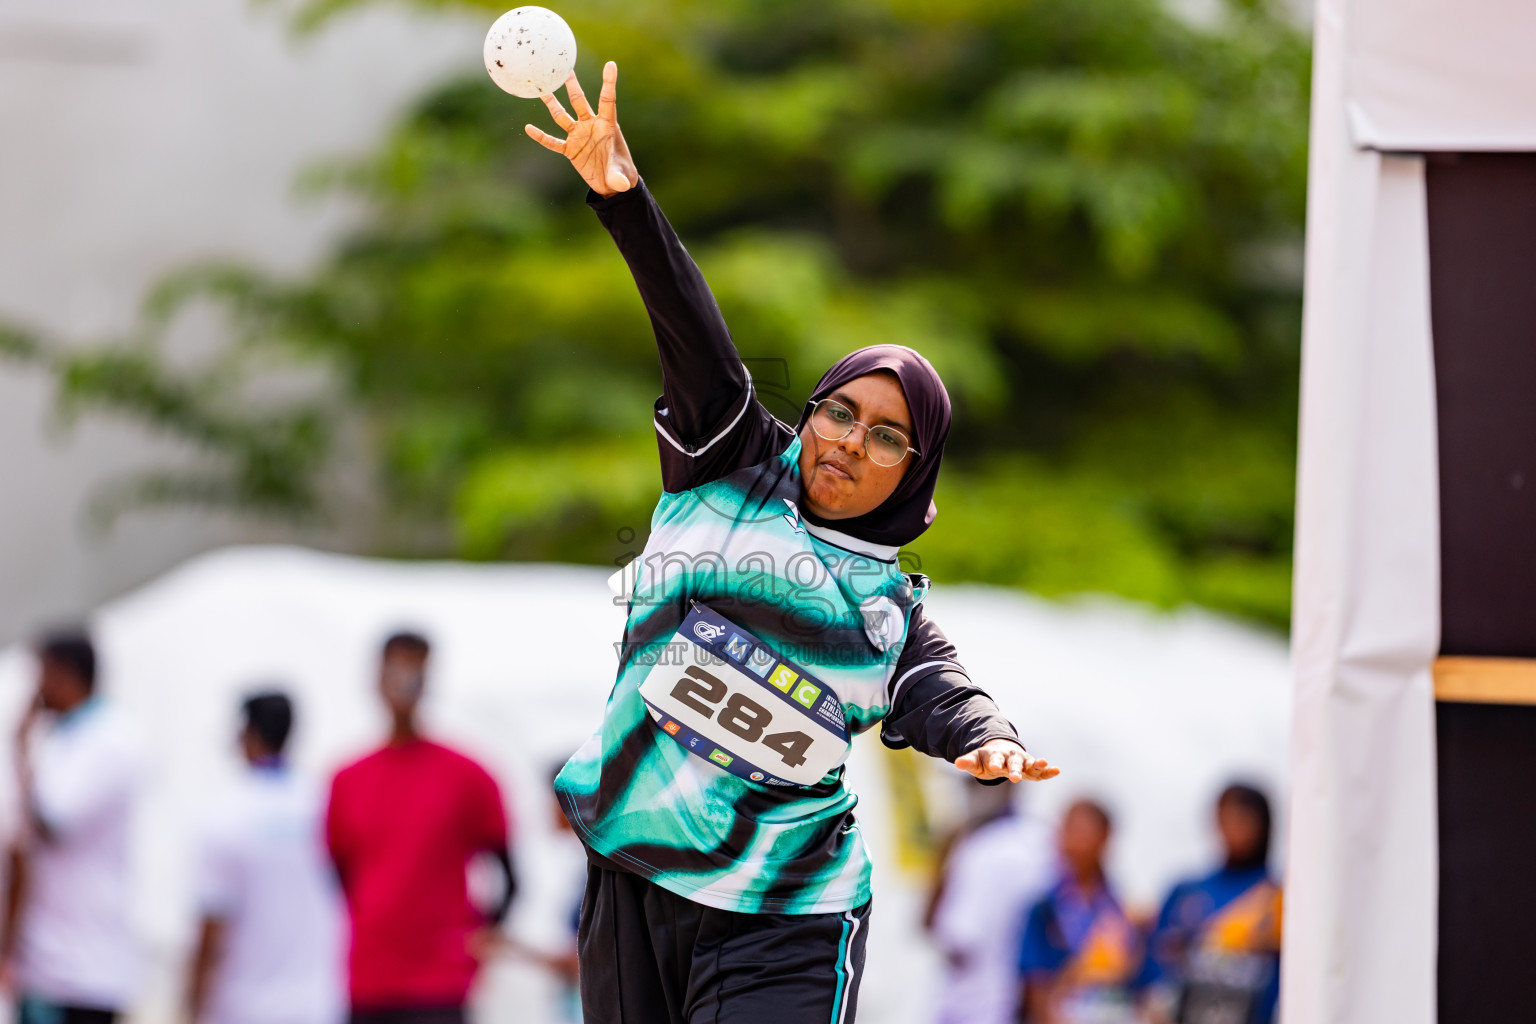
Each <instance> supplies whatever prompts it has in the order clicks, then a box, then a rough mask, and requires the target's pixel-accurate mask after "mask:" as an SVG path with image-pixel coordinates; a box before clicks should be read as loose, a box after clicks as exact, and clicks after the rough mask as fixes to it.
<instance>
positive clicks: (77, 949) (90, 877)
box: [0, 632, 141, 1024]
mask: <svg viewBox="0 0 1536 1024" xmlns="http://www.w3.org/2000/svg"><path fill="white" fill-rule="evenodd" d="M36 653H37V658H38V667H39V672H38V686H37V696H36V698H35V699H34V700H33V702H32V704H31V706H30V707H29V708H28V709H27V713H26V714H25V716H23V718H22V721H21V724H20V726H19V728H18V732H17V736H16V772H17V778H18V781H19V783H20V789H21V803H22V813H23V818H24V820H23V823H22V835H21V837H20V838H19V840H18V842H17V845H16V847H15V848H14V849H13V850H12V853H11V876H10V877H11V882H10V891H9V894H8V896H9V898H8V900H7V903H6V922H5V923H6V928H5V937H4V945H3V949H0V954H3V964H4V971H5V975H6V978H7V980H8V981H9V983H10V985H11V987H12V991H13V992H14V993H15V996H16V999H17V1010H18V1019H19V1020H20V1021H21V1022H22V1024H110V1022H112V1021H113V1020H114V1019H115V1018H116V1017H117V1015H118V1014H119V1013H122V1012H123V1011H124V1010H126V1009H127V1008H128V1005H129V1003H130V1002H131V1000H132V999H133V996H134V994H135V990H136V988H137V982H138V976H139V962H138V959H139V958H138V949H137V945H136V943H135V941H134V936H133V933H132V929H131V927H130V925H129V921H128V906H127V893H128V829H129V821H130V818H131V816H132V811H133V804H134V798H135V792H136V790H137V788H138V780H139V774H140V759H141V752H140V750H139V747H138V744H137V743H136V742H135V738H134V735H133V732H132V730H131V729H129V727H128V725H127V723H126V722H125V721H124V720H123V719H122V718H121V717H120V715H119V712H118V711H117V710H116V709H115V708H113V707H111V706H110V705H109V704H108V703H107V702H105V701H104V700H102V699H101V698H100V697H98V696H97V695H96V651H95V648H94V647H93V646H92V644H91V640H90V637H89V636H87V635H86V634H85V633H83V632H68V633H55V634H52V635H50V636H47V637H45V638H44V639H43V640H42V641H41V642H39V643H38V645H37V647H36ZM39 718H46V719H48V721H47V722H46V724H45V725H42V726H41V727H40V728H41V729H42V735H41V736H40V737H37V739H36V744H35V746H34V745H33V738H34V737H33V734H34V732H35V731H37V730H36V729H35V728H34V727H35V726H38V719H39Z"/></svg>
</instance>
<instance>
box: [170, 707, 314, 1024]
mask: <svg viewBox="0 0 1536 1024" xmlns="http://www.w3.org/2000/svg"><path fill="white" fill-rule="evenodd" d="M242 711H243V715H244V725H243V728H242V729H241V730H240V750H241V753H242V754H244V756H245V761H246V765H247V769H246V771H245V772H244V773H243V775H242V776H241V778H240V779H239V781H238V782H237V783H236V784H235V785H233V786H231V787H230V788H229V789H228V791H226V792H224V793H222V794H220V797H219V799H218V801H217V802H216V803H215V805H214V808H213V812H212V816H211V819H210V821H209V822H208V827H207V830H206V834H205V836H204V840H203V845H202V849H201V850H200V851H199V858H198V869H197V877H196V881H195V885H196V892H197V902H198V910H199V912H200V914H201V915H202V926H201V929H200V933H199V934H200V937H199V941H198V947H197V953H196V955H195V956H194V958H193V962H192V979H191V985H190V991H189V1001H190V1004H191V1006H190V1009H191V1019H192V1021H193V1022H194V1024H199V1022H201V1024H335V1022H336V1021H337V1020H339V1018H340V1013H341V1002H340V992H339V984H338V983H339V980H340V979H339V967H340V963H339V959H340V947H339V943H340V939H341V934H340V929H339V927H338V926H339V921H338V920H337V911H338V909H339V908H338V907H337V905H336V896H335V892H334V885H333V883H332V880H331V872H330V867H329V865H328V864H327V863H326V860H325V853H324V849H323V847H322V845H321V838H320V812H321V808H320V794H319V792H318V791H317V789H316V788H315V787H314V786H312V785H310V784H309V783H308V782H306V781H304V780H302V779H300V778H299V777H298V776H296V775H295V774H294V773H293V772H292V771H291V770H290V769H289V767H288V765H287V763H286V761H285V760H284V758H283V748H284V746H285V745H286V744H287V742H288V734H289V731H290V730H291V728H292V726H293V705H292V704H291V703H290V702H289V700H288V698H287V697H286V696H284V695H283V694H281V693H262V694H258V695H256V696H253V697H250V698H249V699H247V700H246V701H245V703H244V705H243V706H242Z"/></svg>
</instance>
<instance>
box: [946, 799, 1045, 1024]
mask: <svg viewBox="0 0 1536 1024" xmlns="http://www.w3.org/2000/svg"><path fill="white" fill-rule="evenodd" d="M961 784H962V785H964V786H965V792H966V796H967V798H968V803H969V805H970V806H969V807H968V811H969V819H968V820H967V821H966V823H965V824H964V825H963V826H962V827H961V829H960V831H959V832H958V833H957V834H956V836H955V837H954V838H953V840H952V841H951V842H950V844H949V845H948V846H947V847H946V849H945V850H944V856H943V861H942V863H941V865H940V867H939V872H938V876H937V879H936V884H935V886H934V891H933V894H932V896H931V898H930V901H929V907H928V914H927V916H926V920H925V921H924V924H925V925H926V926H927V928H928V930H929V933H930V934H931V935H932V936H933V940H934V942H935V943H937V944H938V946H939V948H940V949H941V950H942V951H943V952H944V960H945V971H944V979H943V981H942V982H941V985H940V991H939V1009H938V1015H937V1020H938V1024H1009V1022H1011V1021H1012V1020H1013V1019H1014V1018H1015V1016H1016V1012H1017V1009H1018V998H1019V986H1018V976H1017V965H1018V961H1019V944H1020V942H1021V941H1022V939H1023V934H1022V933H1023V928H1024V919H1025V916H1026V914H1027V913H1028V911H1029V908H1030V907H1031V906H1033V905H1034V903H1035V901H1036V900H1038V899H1039V898H1040V897H1041V895H1042V894H1043V893H1044V892H1045V890H1046V888H1047V887H1049V886H1050V884H1051V881H1052V879H1053V873H1054V861H1055V858H1054V857H1052V855H1051V836H1050V827H1049V826H1048V825H1047V824H1046V823H1045V822H1042V821H1040V820H1038V819H1037V818H1035V817H1033V816H1031V815H1029V814H1027V813H1024V812H1022V811H1020V810H1019V809H1018V806H1017V801H1016V799H1015V793H1016V791H1015V790H1014V789H1013V787H1011V786H986V785H983V784H981V783H978V782H973V781H971V780H969V779H966V780H965V781H964V782H963V783H961Z"/></svg>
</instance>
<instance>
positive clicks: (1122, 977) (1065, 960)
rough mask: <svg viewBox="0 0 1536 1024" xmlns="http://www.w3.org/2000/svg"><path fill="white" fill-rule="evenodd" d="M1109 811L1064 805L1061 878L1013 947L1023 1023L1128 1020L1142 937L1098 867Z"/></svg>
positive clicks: (1086, 804) (1122, 1023)
mask: <svg viewBox="0 0 1536 1024" xmlns="http://www.w3.org/2000/svg"><path fill="white" fill-rule="evenodd" d="M1110 831H1111V825H1110V819H1109V814H1108V812H1107V811H1105V810H1104V808H1103V807H1102V806H1100V805H1099V804H1097V803H1095V802H1093V801H1091V800H1079V801H1077V802H1076V803H1074V804H1072V805H1071V806H1070V807H1068V808H1067V813H1066V814H1065V816H1064V817H1063V818H1062V822H1061V835H1060V840H1059V843H1060V852H1061V862H1062V864H1061V874H1060V878H1059V880H1058V881H1057V882H1056V884H1055V885H1053V886H1052V887H1051V888H1050V890H1049V891H1047V893H1046V894H1045V896H1043V897H1042V898H1041V899H1040V900H1039V901H1037V902H1036V903H1035V904H1034V906H1033V907H1031V908H1030V910H1029V915H1028V918H1027V919H1026V922H1025V925H1024V940H1023V945H1022V948H1021V949H1020V951H1019V977H1020V980H1021V983H1022V991H1021V993H1020V1019H1021V1020H1022V1021H1025V1022H1026V1024H1130V1022H1132V1021H1134V1020H1135V1004H1134V1001H1133V998H1132V989H1131V982H1132V981H1133V980H1134V979H1135V977H1136V973H1137V969H1138V968H1139V966H1140V963H1141V936H1140V933H1139V932H1138V931H1137V929H1136V927H1135V925H1133V924H1132V923H1131V922H1130V920H1129V919H1128V918H1127V917H1126V915H1125V911H1124V910H1122V909H1121V907H1120V902H1119V900H1117V899H1116V898H1115V894H1114V892H1113V891H1112V890H1111V888H1110V886H1109V883H1108V880H1107V878H1106V877H1105V874H1104V850H1105V848H1106V847H1107V846H1108V845H1109V837H1110Z"/></svg>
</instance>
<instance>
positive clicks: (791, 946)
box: [527, 62, 1057, 1024]
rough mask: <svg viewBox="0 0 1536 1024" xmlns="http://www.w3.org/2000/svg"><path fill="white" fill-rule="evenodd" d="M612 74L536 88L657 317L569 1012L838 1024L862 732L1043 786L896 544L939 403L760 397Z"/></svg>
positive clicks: (871, 366) (918, 521)
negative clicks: (590, 84)
mask: <svg viewBox="0 0 1536 1024" xmlns="http://www.w3.org/2000/svg"><path fill="white" fill-rule="evenodd" d="M617 76H618V69H617V68H616V67H615V65H614V64H613V63H612V62H610V63H609V64H608V65H607V67H605V68H604V69H603V89H602V93H601V96H600V98H599V100H598V107H597V110H596V111H595V112H594V111H593V110H592V108H591V107H590V105H589V104H588V103H587V99H586V97H585V96H584V95H583V94H582V91H581V86H580V84H579V83H578V82H577V81H576V77H575V76H574V75H572V76H571V77H570V78H569V79H568V80H567V81H566V92H567V94H568V96H569V98H570V101H571V105H572V108H573V110H574V111H575V113H574V116H573V115H572V114H570V113H567V112H566V110H565V108H564V107H563V106H561V104H560V101H559V100H557V99H556V98H555V97H554V96H545V97H544V98H543V99H544V103H545V105H546V106H548V107H549V112H550V113H551V114H552V115H553V116H554V119H555V123H556V124H558V125H559V126H560V127H561V128H562V129H564V130H565V133H566V136H565V138H564V139H558V138H555V137H553V136H551V135H548V134H546V133H544V132H542V131H540V130H539V129H538V128H535V127H534V126H533V125H529V126H528V127H527V132H528V134H529V136H531V137H532V138H533V139H535V140H536V141H537V142H539V143H540V144H541V145H543V146H544V147H546V148H547V149H550V150H553V151H554V152H557V153H562V154H564V155H565V156H566V157H567V158H568V159H569V160H570V162H571V164H572V165H573V166H574V167H575V168H576V170H577V171H578V172H579V173H580V174H581V176H582V178H583V179H585V180H586V182H587V184H588V185H589V186H591V189H592V191H591V193H589V194H588V197H587V202H588V203H589V205H591V207H592V208H593V209H594V210H595V211H596V213H597V216H598V218H599V219H600V220H601V221H602V223H603V225H604V226H605V227H606V228H607V229H608V231H609V232H610V233H611V234H612V235H613V238H614V241H615V242H616V243H618V247H619V251H620V252H621V253H622V254H623V256H624V259H625V261H626V262H627V263H628V264H629V268H630V270H631V272H632V273H633V274H634V278H635V282H636V284H637V285H638V286H639V289H640V295H641V297H642V298H643V299H644V301H645V306H646V309H647V311H648V312H649V313H650V317H651V323H652V326H653V327H654V329H655V333H656V343H657V346H658V348H659V349H660V354H661V367H662V376H663V388H662V390H663V394H662V397H661V398H660V399H659V400H658V401H657V403H656V415H655V420H656V432H657V434H658V435H659V437H658V444H659V446H660V449H661V472H662V483H663V486H664V493H663V494H662V496H661V500H660V502H659V503H658V504H657V506H656V511H655V513H654V514H653V516H652V520H651V535H650V539H649V541H648V542H647V544H646V548H645V551H644V552H643V553H642V554H641V555H640V558H639V559H638V561H637V562H636V563H635V564H634V565H633V567H632V570H631V571H630V572H629V573H626V575H625V579H626V581H627V582H626V589H627V594H625V595H624V596H625V597H626V599H627V602H628V621H627V623H626V625H625V635H624V644H623V655H622V657H621V660H620V666H619V674H618V681H617V683H616V684H615V686H614V688H613V692H612V694H611V695H610V697H609V699H608V707H607V710H606V712H605V714H604V716H603V722H602V725H601V727H600V728H599V729H598V731H597V733H596V734H595V735H594V736H593V737H592V738H591V739H590V740H589V741H588V742H587V743H586V744H585V745H584V746H583V747H582V748H581V749H580V750H579V751H577V753H576V754H575V756H573V757H572V758H571V760H570V762H569V763H568V764H567V765H566V766H565V768H564V770H563V771H562V772H561V773H560V775H559V777H558V778H557V779H556V782H555V789H556V793H557V795H558V796H559V799H560V803H561V806H562V807H563V809H564V811H565V814H566V816H567V817H568V818H569V819H570V821H571V825H572V826H573V827H574V828H575V830H576V832H577V834H578V835H579V836H580V837H581V839H582V841H583V842H584V843H585V845H586V848H587V852H588V856H589V859H590V861H591V866H590V870H589V874H588V880H587V890H586V897H585V900H584V901H583V903H582V911H581V925H580V934H579V947H580V962H581V999H582V1007H583V1011H584V1013H585V1015H586V1019H587V1020H588V1021H591V1022H602V1024H620V1022H625V1024H628V1022H645V1024H649V1022H652V1021H655V1022H666V1024H706V1022H708V1024H767V1022H770V1021H771V1022H774V1024H802V1022H803V1024H811V1022H817V1024H821V1022H833V1024H840V1022H844V1021H850V1020H852V1019H853V1017H854V1010H855V1000H856V998H857V995H858V984H859V976H860V973H861V971H862V968H863V962H864V943H865V937H866V935H867V932H868V927H867V925H868V918H869V899H870V889H869V877H870V862H869V855H868V853H867V851H866V850H865V847H864V841H863V839H862V837H861V836H860V834H859V830H858V826H857V824H856V823H855V820H854V815H853V807H854V803H855V799H856V798H855V797H854V795H853V793H852V792H850V791H849V789H848V788H847V786H846V784H845V782H844V778H843V768H842V765H843V761H844V760H845V758H846V757H847V754H848V748H849V739H850V737H851V736H852V735H854V734H857V733H859V732H862V731H864V730H866V729H868V728H870V727H871V726H873V725H875V724H876V723H877V722H880V723H883V725H882V731H881V738H882V739H883V740H884V742H885V743H887V744H888V745H890V746H895V747H901V746H913V747H916V748H917V749H919V750H921V751H923V752H924V753H926V754H930V755H932V756H935V757H943V758H945V759H947V760H950V761H953V762H954V763H955V764H956V765H958V766H959V767H961V768H963V769H965V770H966V771H969V772H970V773H971V774H972V775H975V776H976V777H977V778H979V779H982V780H998V781H1001V780H1004V779H1006V780H1008V781H1011V782H1020V781H1022V780H1024V779H1046V778H1050V777H1051V776H1053V775H1055V774H1056V773H1057V769H1056V768H1053V767H1050V766H1048V765H1047V764H1046V762H1045V761H1044V760H1041V759H1038V758H1033V757H1031V756H1030V755H1029V754H1028V753H1026V752H1025V750H1024V747H1023V746H1021V745H1020V743H1019V741H1018V738H1017V734H1016V733H1015V732H1014V729H1013V726H1011V725H1010V724H1009V723H1008V722H1007V720H1006V719H1004V718H1003V717H1002V715H1001V713H1000V712H999V711H998V708H997V706H996V705H995V704H994V703H993V702H992V700H991V698H989V697H988V696H987V695H986V694H985V693H983V692H982V691H981V690H980V689H978V688H977V687H976V686H974V685H973V684H972V683H971V681H970V680H969V679H968V678H967V677H966V674H965V670H964V669H963V668H961V666H960V664H959V662H958V661H957V660H956V656H955V651H954V648H953V646H951V644H950V643H949V641H948V640H947V639H946V638H945V637H944V634H943V633H941V632H940V631H939V629H938V627H937V626H936V625H934V623H933V620H932V619H930V618H928V617H927V615H926V614H925V613H924V610H923V605H922V601H923V596H924V594H925V592H926V591H927V587H928V581H927V579H926V578H924V577H922V576H920V575H916V574H912V575H908V574H904V573H902V572H901V571H900V569H899V567H898V565H897V557H896V556H897V550H898V547H899V546H900V545H902V544H907V543H910V542H911V541H913V540H915V539H916V538H917V537H918V536H919V535H921V534H922V532H923V531H924V530H925V529H927V527H928V524H929V523H931V522H932V521H933V517H934V513H935V510H934V506H933V500H932V499H933V489H934V483H935V481H936V479H937V477H938V473H939V462H940V460H941V458H942V457H943V454H944V440H945V437H946V436H947V434H948V433H949V418H950V407H949V396H948V395H947V394H946V392H945V390H944V385H943V383H942V382H941V381H940V380H939V377H938V375H937V374H936V373H935V372H934V370H933V367H932V366H930V365H929V364H928V361H927V360H925V359H924V358H923V357H922V356H920V355H918V354H917V353H916V352H914V351H912V350H911V349H909V348H904V347H902V346H899V345H874V346H871V347H869V348H864V349H860V350H859V351H857V352H854V353H852V354H850V355H848V356H846V357H845V358H843V359H842V360H841V361H839V362H838V363H837V364H836V365H835V366H833V367H832V368H831V369H830V370H828V371H827V372H826V374H825V376H823V377H822V378H821V382H820V383H819V384H817V385H816V389H815V391H814V392H813V393H812V395H811V399H810V401H809V402H808V403H807V404H806V406H805V408H804V410H803V411H802V412H801V414H800V421H799V423H798V424H796V425H795V426H794V427H793V428H791V427H789V426H788V425H787V424H785V423H782V422H780V421H779V420H777V419H775V418H774V416H773V415H772V414H770V413H769V412H768V410H767V409H765V408H764V407H763V406H762V405H761V404H760V403H759V402H758V400H757V398H756V396H755V394H754V392H753V388H752V380H751V378H750V376H749V375H748V373H747V371H746V369H745V367H743V365H742V363H741V359H740V357H739V356H738V355H737V352H736V348H735V346H734V345H733V344H732V342H731V337H730V333H729V332H728V331H727V330H726V326H725V322H724V321H723V320H722V318H721V316H720V311H719V309H718V307H717V306H716V305H715V301H714V298H713V297H712V296H711V294H710V291H709V287H708V285H706V284H705V283H704V278H703V276H702V275H701V274H700V273H699V270H698V267H696V266H695V265H694V263H693V260H692V259H691V258H690V257H689V256H688V253H687V251H686V250H685V249H684V248H683V246H682V243H681V242H679V241H678V238H677V235H676V234H675V233H674V232H673V230H672V228H671V226H670V225H669V224H668V223H667V221H666V218H664V217H663V216H662V213H661V210H660V208H659V207H658V206H657V205H656V201H655V200H654V199H653V198H652V197H651V195H650V192H649V191H648V190H647V189H646V187H645V184H644V183H643V182H642V181H641V179H640V175H639V172H638V171H636V170H635V164H634V161H633V159H631V157H630V153H629V147H628V146H626V145H625V143H624V136H623V134H622V133H621V132H620V131H619V125H618V120H617V117H616V113H615V102H614V101H615V95H616V87H615V83H616V80H617Z"/></svg>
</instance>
